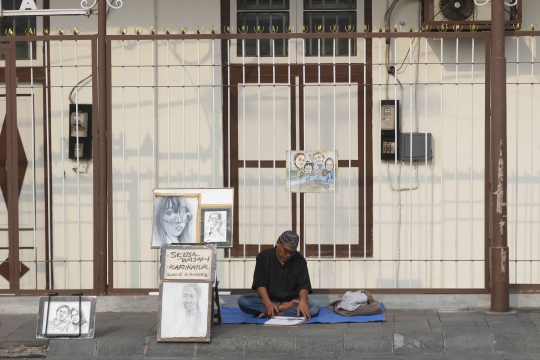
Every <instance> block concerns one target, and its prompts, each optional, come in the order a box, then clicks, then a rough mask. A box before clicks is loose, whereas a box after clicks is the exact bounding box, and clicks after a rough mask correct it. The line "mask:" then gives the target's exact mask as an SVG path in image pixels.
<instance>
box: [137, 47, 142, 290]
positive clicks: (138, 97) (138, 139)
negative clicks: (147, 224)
mask: <svg viewBox="0 0 540 360" xmlns="http://www.w3.org/2000/svg"><path fill="white" fill-rule="evenodd" d="M140 233H141V42H140V40H137V240H138V244H139V287H140V286H141V281H142V263H141V261H142V251H141V245H142V241H140V240H141V239H140Z"/></svg>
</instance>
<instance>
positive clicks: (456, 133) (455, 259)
mask: <svg viewBox="0 0 540 360" xmlns="http://www.w3.org/2000/svg"><path fill="white" fill-rule="evenodd" d="M458 74H459V38H456V93H455V97H456V100H455V101H456V103H455V108H454V111H455V118H454V132H455V135H454V136H455V144H456V146H455V151H454V162H455V168H454V191H455V194H456V195H455V198H454V232H455V233H454V264H455V265H456V274H455V276H456V288H458V287H459V281H458V280H459V276H458V265H459V263H458V262H457V259H458V250H457V248H458V223H459V218H458V175H457V171H458V170H457V168H458V151H457V150H458V109H459V102H458V100H459V99H458V96H459V92H458V87H459V85H458V81H459V78H458Z"/></svg>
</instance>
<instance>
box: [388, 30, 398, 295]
mask: <svg viewBox="0 0 540 360" xmlns="http://www.w3.org/2000/svg"><path fill="white" fill-rule="evenodd" d="M389 50H390V49H389ZM394 69H397V38H395V39H394ZM397 98H398V96H397V72H395V73H394V101H395V102H396V104H397ZM398 111H399V110H397V106H396V111H395V112H394V137H395V139H396V140H397V138H398V136H399V133H398V114H397V113H398ZM397 153H398V149H397V141H396V149H395V152H394V166H395V168H396V172H395V174H394V184H395V186H396V190H395V191H394V193H395V195H394V199H395V204H396V208H395V211H396V218H395V222H394V231H395V232H396V235H397V237H395V238H394V243H395V248H394V249H395V250H394V251H396V253H395V260H396V261H395V262H394V270H395V271H394V275H395V277H396V278H395V279H394V280H395V283H394V286H395V288H398V283H399V281H398V278H399V265H400V261H401V248H400V247H401V244H400V238H401V194H400V193H399V187H400V185H401V184H400V183H399V182H398V166H399V169H400V170H399V171H401V165H399V164H398V157H397Z"/></svg>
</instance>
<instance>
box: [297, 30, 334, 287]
mask: <svg viewBox="0 0 540 360" xmlns="http://www.w3.org/2000/svg"><path fill="white" fill-rule="evenodd" d="M317 41H318V43H319V46H318V47H317V106H318V109H317V151H319V150H321V39H317ZM304 81H305V79H304ZM305 94H306V92H305V91H304V97H305V96H306V95H305ZM304 106H306V104H305V101H304ZM305 118H306V113H305V112H304V121H305ZM305 136H306V135H305V133H304V138H305ZM305 144H306V142H305V141H304V146H305ZM305 204H306V203H305V202H304V207H305ZM304 214H305V211H304ZM304 216H305V215H304ZM304 224H305V222H304ZM334 241H335V239H334ZM317 242H318V247H317V257H318V258H319V288H321V287H322V277H321V274H322V273H321V202H320V195H319V194H317Z"/></svg>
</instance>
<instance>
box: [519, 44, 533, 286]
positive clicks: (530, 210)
mask: <svg viewBox="0 0 540 360" xmlns="http://www.w3.org/2000/svg"><path fill="white" fill-rule="evenodd" d="M530 47H531V165H530V166H531V195H530V196H529V214H530V216H529V217H530V219H531V221H530V231H529V249H530V251H529V266H530V268H529V271H530V278H529V280H530V281H529V283H530V284H532V282H533V262H532V259H533V221H532V217H533V194H534V187H533V186H534V151H533V146H534V143H535V142H534V118H535V116H534V54H535V37H534V36H531V45H530ZM517 81H518V82H519V79H517Z"/></svg>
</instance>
